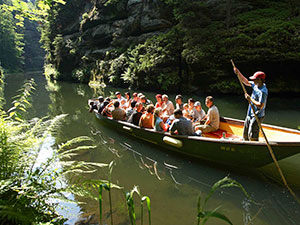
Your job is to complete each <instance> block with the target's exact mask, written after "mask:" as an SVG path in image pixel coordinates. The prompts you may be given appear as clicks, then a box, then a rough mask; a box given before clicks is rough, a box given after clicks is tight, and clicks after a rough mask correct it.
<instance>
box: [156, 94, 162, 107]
mask: <svg viewBox="0 0 300 225" xmlns="http://www.w3.org/2000/svg"><path fill="white" fill-rule="evenodd" d="M155 98H156V104H155V108H162V107H163V100H162V96H161V94H157V95H156V96H155Z"/></svg>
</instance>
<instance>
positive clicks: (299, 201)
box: [230, 59, 300, 203]
mask: <svg viewBox="0 0 300 225" xmlns="http://www.w3.org/2000/svg"><path fill="white" fill-rule="evenodd" d="M230 61H231V64H232V66H233V68H234V69H235V68H236V66H235V65H234V62H233V60H232V59H231V60H230ZM235 74H236V75H237V77H238V79H239V81H240V84H241V86H242V88H243V91H244V94H247V91H246V88H245V86H244V84H243V82H242V80H241V78H240V76H239V75H238V73H235ZM248 102H249V105H250V106H251V109H252V111H253V114H254V116H255V119H256V122H257V124H258V127H259V129H260V131H261V133H262V134H263V137H264V139H265V141H266V144H267V147H268V150H269V152H270V155H271V157H272V159H273V161H274V163H275V165H276V167H277V169H278V172H279V174H280V176H281V179H282V181H283V183H284V185H285V186H286V188H287V189H288V190H289V192H290V193H291V194H292V195H293V196H294V198H295V199H296V200H297V201H298V203H300V199H299V198H298V197H297V196H296V194H295V193H294V192H293V190H292V189H291V188H290V187H289V185H288V183H287V181H286V179H285V177H284V175H283V172H282V170H281V168H280V166H279V163H278V161H277V159H276V157H275V154H274V151H273V150H272V148H271V145H270V144H269V141H268V139H267V136H266V134H265V132H264V130H263V128H262V125H261V122H260V120H259V118H258V116H257V115H256V114H255V110H254V106H253V105H252V104H251V103H252V102H251V100H250V99H248Z"/></svg>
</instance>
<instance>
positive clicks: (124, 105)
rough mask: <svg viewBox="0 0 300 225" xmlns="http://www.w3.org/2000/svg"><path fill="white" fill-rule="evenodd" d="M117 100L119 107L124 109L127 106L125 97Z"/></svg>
mask: <svg viewBox="0 0 300 225" xmlns="http://www.w3.org/2000/svg"><path fill="white" fill-rule="evenodd" d="M119 102H120V108H121V109H124V110H126V108H127V107H126V100H125V98H123V99H121V101H119Z"/></svg>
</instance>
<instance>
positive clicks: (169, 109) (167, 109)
mask: <svg viewBox="0 0 300 225" xmlns="http://www.w3.org/2000/svg"><path fill="white" fill-rule="evenodd" d="M162 100H163V102H164V104H165V105H164V106H163V108H162V111H163V113H164V114H165V115H166V116H168V117H169V116H171V115H172V114H173V113H174V105H173V103H172V102H171V101H169V97H168V95H163V96H162Z"/></svg>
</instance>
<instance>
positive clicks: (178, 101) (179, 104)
mask: <svg viewBox="0 0 300 225" xmlns="http://www.w3.org/2000/svg"><path fill="white" fill-rule="evenodd" d="M175 102H176V109H181V110H183V102H182V95H176V97H175Z"/></svg>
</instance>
